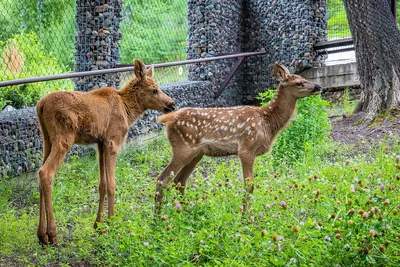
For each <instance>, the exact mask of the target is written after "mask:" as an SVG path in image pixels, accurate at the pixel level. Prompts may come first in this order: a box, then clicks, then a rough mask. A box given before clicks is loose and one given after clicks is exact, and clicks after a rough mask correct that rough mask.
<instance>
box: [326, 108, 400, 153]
mask: <svg viewBox="0 0 400 267" xmlns="http://www.w3.org/2000/svg"><path fill="white" fill-rule="evenodd" d="M363 116H364V114H363V113H357V114H354V115H350V116H346V115H342V116H335V117H332V118H331V122H332V138H333V140H335V141H340V142H341V143H344V144H346V145H349V146H350V145H354V149H356V150H361V151H362V150H364V149H367V148H369V147H371V146H374V145H376V144H379V143H380V142H381V141H382V140H383V139H384V138H387V139H393V138H398V136H400V111H399V110H394V111H392V112H390V114H386V115H385V116H379V117H378V118H377V119H375V121H374V122H373V123H372V124H371V125H369V126H364V125H363V124H362V118H363Z"/></svg>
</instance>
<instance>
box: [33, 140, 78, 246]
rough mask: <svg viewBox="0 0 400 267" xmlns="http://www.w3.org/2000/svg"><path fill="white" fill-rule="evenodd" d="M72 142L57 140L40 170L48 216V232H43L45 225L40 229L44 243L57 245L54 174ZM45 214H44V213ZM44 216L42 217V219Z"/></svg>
mask: <svg viewBox="0 0 400 267" xmlns="http://www.w3.org/2000/svg"><path fill="white" fill-rule="evenodd" d="M71 145H72V142H68V141H65V140H63V141H59V140H58V141H56V142H54V143H53V144H52V146H51V152H50V154H49V156H48V158H47V160H46V162H45V163H44V164H43V166H42V167H41V168H40V170H39V188H40V198H41V199H44V201H43V202H44V204H45V211H46V216H47V229H46V232H43V229H44V228H43V226H42V227H40V226H41V225H40V223H39V229H38V237H39V241H40V242H42V243H43V244H47V242H49V243H50V244H54V245H57V244H58V238H57V229H56V222H55V220H54V215H53V207H52V183H53V179H54V175H55V173H56V171H57V169H58V168H59V167H60V165H61V163H62V162H63V160H64V158H65V155H66V154H67V152H68V150H69V148H70V147H71ZM40 215H41V216H42V214H40ZM43 215H44V214H43ZM42 220H43V218H40V221H42Z"/></svg>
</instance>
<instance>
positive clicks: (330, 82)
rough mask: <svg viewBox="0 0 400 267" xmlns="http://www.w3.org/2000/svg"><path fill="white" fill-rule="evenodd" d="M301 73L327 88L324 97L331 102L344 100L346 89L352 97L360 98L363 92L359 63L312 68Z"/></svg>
mask: <svg viewBox="0 0 400 267" xmlns="http://www.w3.org/2000/svg"><path fill="white" fill-rule="evenodd" d="M300 75H301V76H303V77H304V78H306V79H307V80H309V81H311V82H313V83H316V84H319V85H320V86H322V87H323V88H324V89H325V92H324V93H323V96H324V98H326V99H328V100H329V101H331V102H335V101H340V100H342V98H343V94H344V91H345V90H346V89H348V90H349V94H350V99H358V98H359V96H360V94H361V89H360V78H359V76H358V72H357V63H347V64H340V65H332V66H324V67H319V68H312V69H308V70H305V71H303V72H301V73H300Z"/></svg>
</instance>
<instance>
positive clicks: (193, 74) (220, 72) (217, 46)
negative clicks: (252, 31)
mask: <svg viewBox="0 0 400 267" xmlns="http://www.w3.org/2000/svg"><path fill="white" fill-rule="evenodd" d="M241 3H242V0H231V1H220V0H188V24H189V26H188V27H189V28H188V50H187V59H197V58H206V57H215V56H218V55H220V54H222V53H233V52H241V50H242V39H241V36H242V28H241V27H242V4H241ZM234 61H235V60H234V59H230V60H222V61H214V62H208V63H201V64H193V65H190V66H189V67H188V70H189V79H190V80H193V81H205V80H208V81H211V82H212V83H213V85H214V91H215V92H216V91H217V90H218V89H219V87H220V85H221V84H222V82H223V80H224V78H225V77H226V74H228V73H229V71H230V67H231V66H232V65H233V64H234ZM241 77H242V75H240V72H237V74H236V75H235V77H234V78H233V79H232V80H231V82H230V84H229V87H228V88H227V90H225V91H224V93H223V94H222V98H223V99H225V100H226V101H227V102H228V103H229V104H230V105H235V104H241V103H242V92H241V84H242V82H241Z"/></svg>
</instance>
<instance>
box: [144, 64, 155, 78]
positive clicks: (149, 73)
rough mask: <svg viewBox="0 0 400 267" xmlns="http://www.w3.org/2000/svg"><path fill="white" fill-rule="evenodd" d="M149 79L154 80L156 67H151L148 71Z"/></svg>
mask: <svg viewBox="0 0 400 267" xmlns="http://www.w3.org/2000/svg"><path fill="white" fill-rule="evenodd" d="M146 75H147V77H150V78H154V65H151V67H150V68H148V69H147V71H146Z"/></svg>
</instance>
